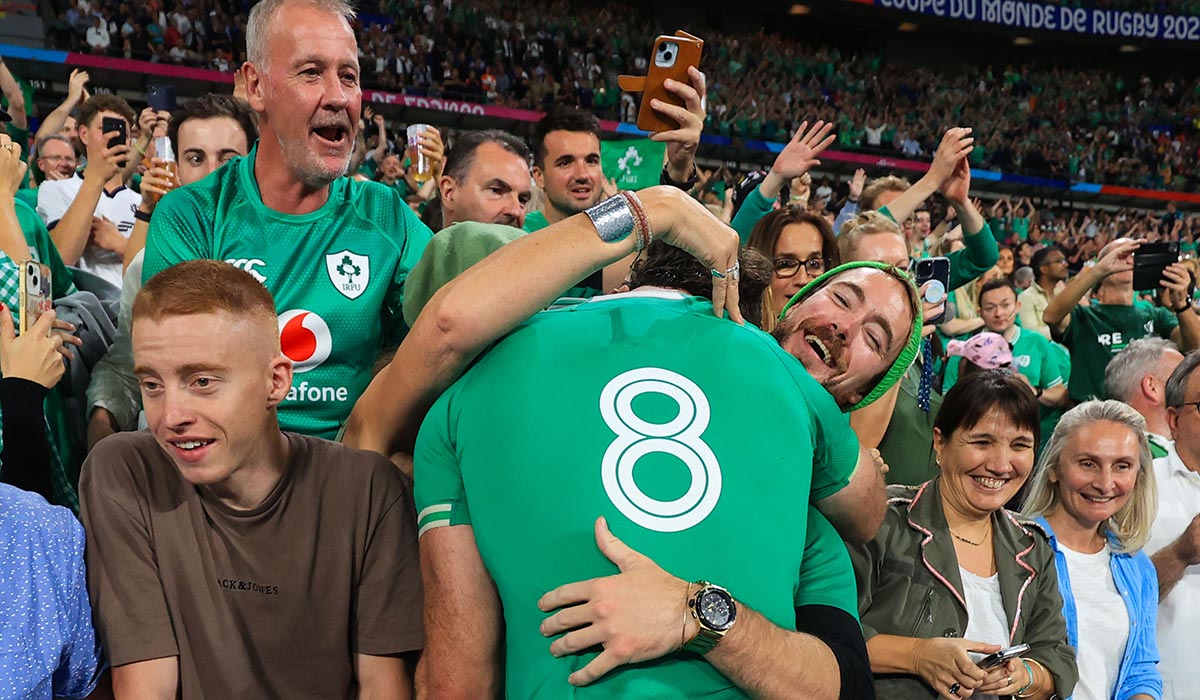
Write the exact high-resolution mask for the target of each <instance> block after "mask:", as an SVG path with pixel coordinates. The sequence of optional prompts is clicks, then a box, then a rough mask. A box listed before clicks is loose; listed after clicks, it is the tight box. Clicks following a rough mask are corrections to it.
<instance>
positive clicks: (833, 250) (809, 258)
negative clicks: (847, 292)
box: [746, 207, 842, 331]
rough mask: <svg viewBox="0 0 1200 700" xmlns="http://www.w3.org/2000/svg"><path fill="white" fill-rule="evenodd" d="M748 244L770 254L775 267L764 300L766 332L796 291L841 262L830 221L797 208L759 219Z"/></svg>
mask: <svg viewBox="0 0 1200 700" xmlns="http://www.w3.org/2000/svg"><path fill="white" fill-rule="evenodd" d="M746 246H747V247H749V248H753V249H754V250H757V251H758V252H760V253H762V254H763V255H765V256H767V258H768V259H769V260H770V261H771V266H772V268H773V270H774V274H773V275H772V277H771V285H770V287H768V288H767V292H766V294H764V295H763V300H762V311H761V313H762V319H763V323H762V324H761V328H762V329H763V330H765V331H770V330H772V329H773V328H774V327H775V322H776V320H777V318H776V317H777V316H778V315H779V312H780V311H782V310H783V305H784V304H786V303H787V302H788V301H789V300H790V299H791V298H792V297H793V296H794V295H795V294H796V292H799V291H800V290H801V289H802V288H803V287H804V285H806V284H808V283H809V282H812V281H813V280H815V279H816V278H818V277H820V276H821V275H822V274H824V272H825V271H826V270H832V269H833V268H835V267H837V266H838V265H840V264H841V262H842V261H841V255H839V253H838V247H837V240H836V239H835V238H834V237H833V229H832V228H831V227H830V226H829V222H828V221H826V220H825V219H823V218H821V217H819V216H816V215H814V214H809V213H808V212H806V211H803V210H801V209H799V208H797V207H787V208H783V209H778V210H776V211H773V212H771V213H770V214H767V215H766V216H764V217H762V218H761V219H759V220H758V223H757V224H755V225H754V230H753V231H751V232H750V239H749V241H747V243H746Z"/></svg>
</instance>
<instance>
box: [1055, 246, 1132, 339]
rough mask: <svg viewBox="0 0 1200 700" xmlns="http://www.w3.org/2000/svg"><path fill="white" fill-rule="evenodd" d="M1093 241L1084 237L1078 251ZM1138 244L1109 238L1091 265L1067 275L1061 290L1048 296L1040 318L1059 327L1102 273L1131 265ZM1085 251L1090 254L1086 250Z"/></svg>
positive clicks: (1107, 273) (1103, 276)
mask: <svg viewBox="0 0 1200 700" xmlns="http://www.w3.org/2000/svg"><path fill="white" fill-rule="evenodd" d="M1093 245H1095V243H1094V241H1093V240H1092V239H1085V240H1084V244H1083V245H1081V246H1080V249H1079V250H1080V254H1085V253H1084V251H1085V250H1087V249H1088V248H1089V246H1093ZM1140 245H1141V241H1135V240H1133V239H1130V238H1124V239H1118V240H1116V241H1113V243H1111V244H1110V245H1109V246H1108V250H1106V251H1104V255H1102V256H1101V257H1100V259H1099V260H1097V261H1096V264H1095V265H1092V266H1091V267H1084V268H1083V270H1081V271H1080V272H1079V274H1077V275H1075V276H1074V277H1072V278H1071V280H1070V281H1069V282H1068V283H1067V285H1066V286H1065V287H1063V290H1062V291H1061V292H1059V293H1058V294H1057V295H1055V296H1054V298H1053V299H1051V300H1050V304H1049V305H1048V306H1046V310H1045V311H1043V312H1042V320H1044V321H1045V322H1046V324H1047V325H1049V326H1050V327H1051V328H1058V329H1060V330H1061V329H1062V328H1063V327H1065V325H1066V321H1067V320H1068V319H1069V318H1070V316H1071V310H1072V309H1074V308H1075V305H1076V304H1078V303H1079V300H1080V299H1082V298H1083V295H1085V294H1087V293H1088V292H1090V291H1091V290H1092V289H1094V288H1095V287H1096V285H1097V284H1099V283H1100V281H1101V280H1103V279H1104V278H1105V277H1107V276H1109V275H1111V274H1114V273H1117V272H1127V271H1129V270H1132V269H1133V254H1134V253H1135V252H1136V251H1137V249H1138V247H1139V246H1140ZM1087 254H1088V255H1090V253H1087Z"/></svg>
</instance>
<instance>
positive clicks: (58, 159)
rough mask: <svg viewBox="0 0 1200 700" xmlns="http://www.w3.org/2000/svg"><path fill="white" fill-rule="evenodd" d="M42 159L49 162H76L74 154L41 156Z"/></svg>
mask: <svg viewBox="0 0 1200 700" xmlns="http://www.w3.org/2000/svg"><path fill="white" fill-rule="evenodd" d="M41 159H42V160H44V161H46V162H48V163H62V162H67V163H74V162H75V157H74V156H41Z"/></svg>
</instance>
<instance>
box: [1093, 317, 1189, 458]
mask: <svg viewBox="0 0 1200 700" xmlns="http://www.w3.org/2000/svg"><path fill="white" fill-rule="evenodd" d="M1180 362H1183V355H1182V354H1181V353H1180V352H1179V349H1178V348H1177V347H1176V345H1175V343H1172V342H1171V341H1169V340H1166V339H1163V338H1141V339H1139V340H1135V341H1133V342H1132V343H1130V344H1129V345H1127V346H1125V349H1124V350H1122V351H1121V352H1119V353H1117V354H1116V356H1115V357H1113V359H1112V360H1111V361H1110V362H1109V363H1108V367H1106V368H1105V369H1104V395H1105V396H1106V397H1107V398H1110V399H1116V400H1117V401H1122V402H1124V403H1127V404H1129V405H1130V406H1132V407H1133V409H1134V410H1135V411H1137V412H1138V413H1139V414H1140V415H1141V416H1142V418H1143V419H1144V420H1145V421H1146V437H1147V438H1148V439H1149V440H1150V454H1151V456H1152V457H1154V459H1158V458H1160V457H1166V456H1167V454H1168V453H1169V452H1170V451H1171V449H1172V445H1171V426H1170V424H1169V422H1168V417H1167V379H1169V378H1170V376H1171V373H1172V372H1174V371H1175V368H1176V367H1178V366H1179V363H1180Z"/></svg>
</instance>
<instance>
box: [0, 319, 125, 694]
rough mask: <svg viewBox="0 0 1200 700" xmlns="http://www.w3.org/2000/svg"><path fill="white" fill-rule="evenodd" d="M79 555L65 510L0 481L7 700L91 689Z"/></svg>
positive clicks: (95, 673) (91, 647)
mask: <svg viewBox="0 0 1200 700" xmlns="http://www.w3.org/2000/svg"><path fill="white" fill-rule="evenodd" d="M5 313H7V312H5ZM5 381H8V380H7V379H6V380H5ZM83 550H84V534H83V528H82V527H80V525H79V521H78V520H76V519H75V516H74V515H73V514H72V513H71V511H69V510H67V509H66V508H63V507H60V506H52V505H49V504H47V503H46V501H45V500H43V499H42V498H41V497H40V496H38V495H36V494H32V493H27V492H25V491H21V490H19V489H16V488H14V487H12V486H9V485H8V484H0V552H3V554H0V566H3V567H4V571H5V575H4V577H3V579H0V601H3V605H0V633H2V634H3V635H4V640H5V641H4V643H5V644H6V645H7V647H8V648H7V650H6V651H5V653H4V654H3V655H0V679H3V680H2V681H0V683H2V685H0V688H2V689H3V691H4V694H5V696H6V697H11V698H29V699H30V700H50V698H84V697H89V696H92V692H93V691H95V690H96V687H97V683H98V681H99V678H100V675H101V673H102V672H103V670H104V668H105V663H104V655H103V654H102V653H101V650H100V645H99V643H98V642H97V639H96V633H95V630H93V628H92V609H91V604H90V602H89V599H88V591H87V587H86V585H87V580H86V578H85V575H84V564H83ZM101 693H106V690H103V691H101ZM93 697H94V696H93Z"/></svg>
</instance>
